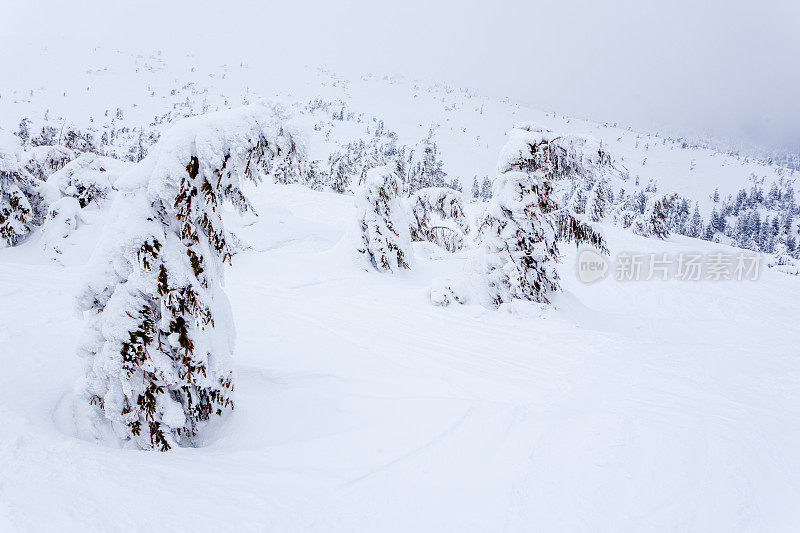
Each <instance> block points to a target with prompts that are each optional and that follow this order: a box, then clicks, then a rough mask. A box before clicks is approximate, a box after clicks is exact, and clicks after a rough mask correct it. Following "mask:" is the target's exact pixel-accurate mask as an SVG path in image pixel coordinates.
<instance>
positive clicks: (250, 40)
mask: <svg viewBox="0 0 800 533" xmlns="http://www.w3.org/2000/svg"><path fill="white" fill-rule="evenodd" d="M4 10H5V12H6V13H5V17H4V18H5V19H6V22H7V26H6V28H5V31H4V33H3V35H2V36H0V45H1V46H0V49H1V50H0V61H1V62H0V66H2V68H3V71H4V72H5V76H4V77H5V78H6V79H5V80H4V81H5V82H6V83H10V82H12V80H13V81H19V82H20V83H21V82H22V81H23V80H25V79H26V77H30V76H31V73H30V71H29V70H26V61H25V60H24V54H20V52H21V51H24V50H26V49H30V47H42V46H48V47H49V48H50V49H58V51H59V52H61V53H62V55H63V57H64V64H63V65H60V66H61V67H64V68H66V66H67V65H69V64H74V65H75V66H76V67H80V66H81V65H82V63H81V59H82V58H83V57H85V53H86V52H87V51H88V50H89V49H91V48H92V47H94V46H97V45H101V44H102V45H103V46H105V47H120V48H124V49H125V50H132V51H138V50H141V51H143V52H151V51H152V50H154V49H161V50H165V51H170V52H173V53H192V54H194V55H195V57H196V58H197V61H198V62H203V61H207V62H209V63H210V64H217V63H219V62H231V61H237V60H242V59H246V60H248V61H250V62H251V63H264V64H272V65H274V66H275V75H276V76H281V75H283V74H284V72H285V71H288V69H290V68H291V66H292V65H306V64H308V65H325V66H328V67H330V68H332V69H333V70H336V71H341V72H347V73H350V74H360V73H364V72H368V71H369V72H375V73H378V74H384V73H389V74H394V73H398V74H404V75H408V76H418V77H422V78H427V79H435V80H441V81H445V82H450V83H454V84H458V85H463V86H468V87H471V88H474V89H476V90H478V91H480V92H482V93H484V94H487V95H490V96H508V97H510V98H512V99H514V100H517V101H520V102H522V103H525V104H528V105H533V106H535V107H540V108H543V109H551V110H555V111H558V112H559V113H566V114H571V115H576V116H581V117H586V118H590V119H593V120H599V121H607V122H618V123H620V124H630V125H633V126H634V127H639V128H655V129H662V128H663V129H666V130H667V131H669V132H670V133H673V134H675V133H677V134H685V135H711V136H713V137H715V138H718V139H721V140H726V141H730V142H732V143H734V144H750V145H756V146H759V147H764V148H767V149H770V150H772V149H775V150H785V149H790V150H797V149H798V148H800V101H799V100H798V98H797V95H798V94H800V69H798V68H797V67H798V65H797V63H798V57H800V32H798V31H797V28H798V24H800V4H798V3H797V2H793V1H791V0H770V1H768V2H762V3H758V4H754V3H752V2H744V1H742V0H735V1H727V2H722V1H718V0H712V1H708V2H700V3H698V2H691V1H688V0H678V1H674V2H666V3H663V2H662V3H653V2H638V1H632V0H631V1H615V2H611V3H608V2H604V3H600V2H594V1H589V0H578V1H575V0H572V1H569V2H557V3H554V2H547V3H542V2H529V1H506V2H499V3H489V2H475V1H471V0H468V1H458V2H456V1H454V0H445V1H440V2H435V3H432V2H425V1H421V0H406V1H403V2H368V1H346V2H325V1H321V0H303V1H295V2H248V1H241V0H237V1H232V2H225V3H224V4H223V3H219V2H187V1H177V2H169V5H164V3H162V2H154V1H144V2H114V3H108V2H99V1H85V2H69V3H64V2H55V1H43V2H35V3H22V2H15V3H13V4H10V5H7V6H6V7H5V8H4ZM52 67H53V68H56V67H57V66H55V65H53V66H52Z"/></svg>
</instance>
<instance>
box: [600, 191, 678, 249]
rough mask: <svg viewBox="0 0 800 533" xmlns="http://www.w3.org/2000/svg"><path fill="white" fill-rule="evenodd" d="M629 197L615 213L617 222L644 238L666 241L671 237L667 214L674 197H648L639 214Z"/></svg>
mask: <svg viewBox="0 0 800 533" xmlns="http://www.w3.org/2000/svg"><path fill="white" fill-rule="evenodd" d="M632 198H633V197H629V199H628V201H626V202H625V203H624V204H623V205H622V206H621V207H619V208H618V209H617V212H616V213H615V216H614V218H615V220H616V222H617V223H618V224H620V225H621V226H622V227H623V228H629V229H630V230H631V231H632V232H633V233H635V234H636V235H641V236H642V237H657V238H659V239H666V238H667V237H669V234H670V232H669V224H668V222H667V214H668V213H669V210H670V206H671V204H672V202H673V201H674V197H672V196H663V197H660V198H659V197H655V196H649V197H647V200H646V203H645V205H644V208H643V209H642V212H639V211H638V210H637V208H636V206H635V205H633V201H632Z"/></svg>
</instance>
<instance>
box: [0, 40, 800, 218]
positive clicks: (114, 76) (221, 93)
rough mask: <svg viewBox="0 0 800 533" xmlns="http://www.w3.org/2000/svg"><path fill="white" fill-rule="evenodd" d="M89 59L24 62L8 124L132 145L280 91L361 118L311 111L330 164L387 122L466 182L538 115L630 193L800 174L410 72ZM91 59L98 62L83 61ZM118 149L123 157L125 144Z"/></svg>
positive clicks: (687, 191) (5, 114)
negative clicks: (609, 169)
mask: <svg viewBox="0 0 800 533" xmlns="http://www.w3.org/2000/svg"><path fill="white" fill-rule="evenodd" d="M87 55H88V58H89V59H88V60H87V61H86V62H81V63H80V64H81V67H80V68H78V67H77V66H75V60H74V59H71V58H68V57H62V56H61V54H60V52H59V51H58V50H47V49H45V50H40V51H38V52H37V53H35V54H30V57H26V62H27V63H28V65H29V67H28V69H27V70H26V72H31V75H30V76H26V78H25V79H24V80H22V79H12V78H9V79H5V80H3V81H2V82H0V124H3V126H4V127H6V129H8V130H15V129H16V127H17V124H18V123H19V121H20V119H22V118H24V117H27V118H29V119H31V120H32V131H35V130H37V129H38V128H39V127H41V125H42V124H44V123H48V124H53V125H54V126H55V127H56V129H57V130H61V131H63V128H64V125H67V126H69V125H70V124H73V123H74V124H76V125H78V126H79V127H81V128H94V129H96V132H97V135H96V136H97V137H98V138H99V137H100V136H101V134H102V132H103V131H110V129H111V128H114V129H116V130H120V129H126V131H123V132H121V133H120V135H122V136H123V137H125V140H124V142H123V141H120V142H121V144H122V145H123V146H125V148H127V147H128V145H130V146H134V145H136V144H137V142H138V129H139V128H142V129H143V130H144V132H145V133H148V132H149V131H151V130H152V131H155V132H156V133H158V132H160V131H162V130H163V129H164V127H166V125H167V124H168V122H169V120H170V119H172V118H174V117H180V116H185V115H188V114H197V113H205V112H208V111H214V110H217V109H225V108H229V107H233V106H238V105H241V104H242V103H253V102H256V101H258V100H259V99H263V98H276V97H277V98H280V99H282V100H284V101H286V102H287V103H288V104H290V105H292V106H294V107H295V108H296V109H298V110H299V109H303V108H305V107H306V106H307V104H308V103H309V102H311V101H313V100H316V99H321V100H322V101H324V102H328V103H333V104H338V103H341V104H343V105H344V106H345V107H346V110H347V111H348V112H352V113H353V115H354V116H353V119H352V120H353V121H356V124H341V123H336V122H335V121H334V122H332V123H331V120H330V119H331V116H330V115H331V113H330V110H325V111H323V110H317V111H316V112H312V113H311V115H312V117H311V119H310V120H313V121H316V122H320V123H322V122H326V123H330V124H328V125H327V127H326V128H325V129H323V130H321V131H322V133H324V134H326V137H325V138H317V139H316V140H317V142H314V143H312V156H313V157H315V158H319V159H322V160H324V159H326V158H327V156H328V154H329V153H330V151H331V150H332V149H333V148H332V147H331V146H330V145H331V143H333V144H334V145H337V144H339V145H340V144H344V143H347V142H349V141H351V140H353V139H354V138H358V137H362V138H367V139H368V138H369V137H370V136H371V135H372V133H373V132H374V129H375V124H374V121H375V120H383V121H384V122H385V124H386V127H387V128H388V129H390V130H393V131H395V132H397V134H398V137H399V141H400V143H403V144H408V145H413V144H414V143H416V142H417V141H419V140H420V139H421V138H423V137H424V136H425V135H426V134H427V133H428V131H429V129H430V128H431V127H434V129H435V133H436V138H437V142H438V144H439V147H440V150H441V154H442V157H443V160H444V163H445V170H446V171H447V172H448V174H449V175H450V176H451V178H458V179H460V181H461V183H462V185H464V186H465V187H469V185H470V184H471V183H472V179H473V177H476V176H477V177H478V179H479V180H480V179H482V177H483V176H484V175H488V176H490V177H491V176H493V175H494V172H495V169H494V165H495V161H496V157H497V153H498V151H499V149H500V147H501V146H502V145H503V143H504V134H505V132H506V131H507V130H508V128H509V127H510V126H511V125H512V124H514V123H515V122H518V121H523V120H524V121H534V122H537V123H539V124H542V125H543V126H545V127H547V128H550V129H552V130H553V131H556V132H559V133H579V134H586V135H591V136H594V137H596V138H597V139H599V140H600V141H602V143H603V145H604V146H605V147H606V149H607V150H609V151H610V152H611V153H612V154H613V155H614V156H615V157H616V158H617V159H618V161H619V163H620V164H621V165H622V167H623V168H624V169H626V171H627V173H628V174H629V175H630V177H631V184H630V187H629V189H628V190H629V191H630V190H631V189H632V188H633V187H634V185H633V182H635V181H637V180H638V182H640V183H641V185H642V186H644V185H646V184H647V183H648V182H649V181H650V180H654V181H655V182H656V183H657V184H658V185H659V187H660V190H661V191H662V192H677V193H679V194H681V195H684V196H687V197H689V198H690V199H692V200H693V201H698V202H700V206H701V209H702V210H703V212H704V213H705V212H706V211H707V210H710V208H711V201H710V198H709V196H710V195H711V193H712V192H713V191H714V189H715V188H719V191H720V193H721V194H722V195H723V197H724V196H726V195H727V194H735V193H736V191H737V190H738V189H739V188H742V187H749V186H750V185H751V176H753V175H755V177H756V178H764V180H765V183H766V184H767V186H769V184H770V183H772V182H775V181H777V180H778V179H780V178H781V177H786V178H790V179H792V178H794V177H795V175H796V170H795V169H796V168H798V165H797V164H796V163H797V161H795V159H796V156H792V157H790V158H789V159H787V163H786V164H787V165H788V166H786V165H784V166H781V165H779V164H777V163H776V164H767V163H766V162H764V161H761V160H759V159H757V158H754V157H751V156H748V155H747V154H743V155H738V154H737V153H735V152H731V153H726V152H724V151H718V150H715V149H713V146H714V145H713V142H699V141H690V140H687V139H675V138H669V137H665V136H659V135H658V134H655V133H647V132H636V131H632V130H630V129H627V128H623V127H619V126H615V125H608V124H597V123H593V122H591V121H586V120H581V119H577V118H570V117H565V116H560V115H556V114H555V113H547V112H543V111H540V110H537V109H533V108H530V107H526V106H523V105H520V104H517V103H513V102H509V101H507V100H504V99H495V98H489V97H486V96H480V95H476V94H474V93H472V92H470V91H469V90H466V89H458V88H453V87H449V86H446V85H441V84H431V83H429V82H422V81H414V80H407V79H404V78H401V77H388V76H378V75H371V74H370V75H365V76H361V77H354V78H352V79H350V78H345V77H340V76H337V75H336V74H333V73H330V72H328V71H325V70H322V69H313V68H309V67H301V66H297V65H294V66H292V67H291V68H289V67H287V66H285V65H283V66H281V68H279V69H277V71H278V72H280V73H281V74H280V76H277V75H275V72H276V67H274V66H272V65H270V64H256V65H253V64H248V63H244V62H241V63H238V62H233V61H232V62H230V63H229V64H226V65H208V64H203V63H202V61H201V60H199V59H196V58H193V57H167V55H166V54H162V53H161V52H154V53H151V54H147V55H141V54H130V53H127V52H123V51H116V50H107V49H102V48H96V49H94V50H93V51H92V52H91V53H89V54H87ZM6 60H7V61H13V58H7V59H6ZM87 63H88V64H90V65H93V66H92V67H91V68H86V64H87ZM7 68H8V69H9V70H11V69H13V65H11V66H7ZM54 79H58V83H57V84H54V83H53V82H52V80H54ZM335 107H336V106H335V105H334V107H333V111H336V108H335ZM45 114H46V115H47V121H45ZM154 119H155V120H154ZM328 130H331V133H330V134H328ZM145 137H147V135H145ZM318 137H322V135H321V134H320V135H319V136H318ZM147 142H148V141H147V139H145V144H147ZM706 146H707V147H706ZM720 146H722V144H720ZM134 147H135V146H134ZM118 155H119V156H125V155H126V153H125V150H121V151H120V152H119V153H118Z"/></svg>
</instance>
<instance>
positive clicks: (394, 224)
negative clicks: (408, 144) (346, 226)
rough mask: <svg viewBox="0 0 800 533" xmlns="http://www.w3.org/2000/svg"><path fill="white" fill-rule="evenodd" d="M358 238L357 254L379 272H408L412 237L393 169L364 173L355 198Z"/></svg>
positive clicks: (377, 169)
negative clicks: (364, 175)
mask: <svg viewBox="0 0 800 533" xmlns="http://www.w3.org/2000/svg"><path fill="white" fill-rule="evenodd" d="M356 210H357V212H358V226H359V230H360V232H359V233H360V235H361V242H360V243H359V248H358V251H359V253H360V254H362V256H364V257H365V258H366V259H367V260H368V261H369V263H370V265H372V267H373V268H375V269H376V270H378V271H380V272H392V271H396V270H398V269H402V268H409V267H410V263H411V254H412V248H411V236H410V235H409V231H408V227H409V225H408V220H407V219H406V216H405V212H404V209H403V205H402V203H401V201H400V180H399V178H398V176H397V175H396V174H395V173H394V171H393V170H392V168H390V167H388V166H383V167H376V168H372V169H370V170H368V171H367V175H366V177H365V179H364V183H363V184H362V185H361V187H360V188H359V190H358V192H357V194H356Z"/></svg>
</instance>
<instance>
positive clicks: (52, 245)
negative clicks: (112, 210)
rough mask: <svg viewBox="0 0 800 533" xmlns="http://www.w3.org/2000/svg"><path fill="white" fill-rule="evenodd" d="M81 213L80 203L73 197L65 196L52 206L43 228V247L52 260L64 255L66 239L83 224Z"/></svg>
mask: <svg viewBox="0 0 800 533" xmlns="http://www.w3.org/2000/svg"><path fill="white" fill-rule="evenodd" d="M80 211H81V205H80V203H79V202H78V200H77V199H76V198H73V197H71V196H65V197H64V198H61V199H59V200H57V201H55V202H53V203H52V204H50V208H49V209H48V210H47V220H46V221H45V223H44V225H43V227H42V233H43V235H42V247H43V248H44V251H45V254H46V255H47V256H48V257H50V258H51V259H56V258H57V257H58V256H59V255H61V254H62V253H63V249H62V246H63V243H64V242H65V241H64V239H66V238H68V237H69V236H70V234H71V233H72V232H73V231H75V230H76V229H78V225H79V224H80V222H81V216H80Z"/></svg>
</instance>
